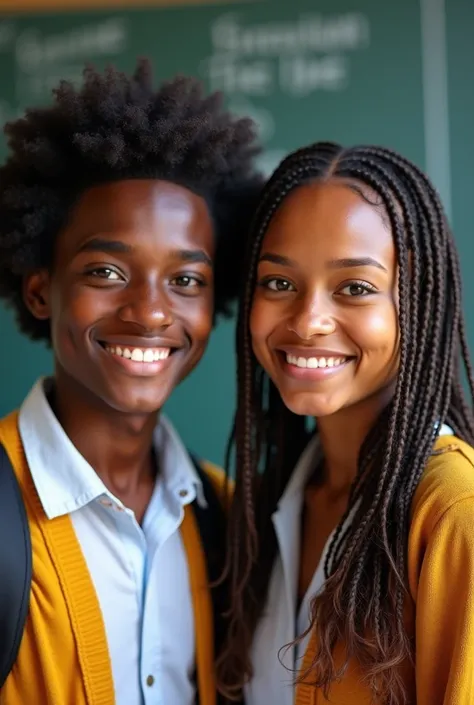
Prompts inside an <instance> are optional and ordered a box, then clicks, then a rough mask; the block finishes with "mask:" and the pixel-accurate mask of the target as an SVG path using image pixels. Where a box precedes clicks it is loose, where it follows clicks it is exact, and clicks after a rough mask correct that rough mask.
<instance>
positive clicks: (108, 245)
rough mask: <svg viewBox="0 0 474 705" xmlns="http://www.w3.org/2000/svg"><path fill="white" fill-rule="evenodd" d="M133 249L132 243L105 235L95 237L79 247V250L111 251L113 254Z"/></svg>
mask: <svg viewBox="0 0 474 705" xmlns="http://www.w3.org/2000/svg"><path fill="white" fill-rule="evenodd" d="M131 251H132V248H131V247H130V245H126V244H125V243H124V242H121V241H120V240H107V239H106V238H103V237H93V238H91V239H90V240H87V242H85V243H84V244H83V245H81V247H80V248H79V252H110V253H112V254H113V253H119V254H125V253H128V252H131Z"/></svg>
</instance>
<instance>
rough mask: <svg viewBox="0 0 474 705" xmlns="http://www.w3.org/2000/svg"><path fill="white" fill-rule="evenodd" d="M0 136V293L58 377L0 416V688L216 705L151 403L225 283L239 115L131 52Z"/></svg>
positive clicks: (13, 703)
mask: <svg viewBox="0 0 474 705" xmlns="http://www.w3.org/2000/svg"><path fill="white" fill-rule="evenodd" d="M6 133H7V136H8V138H9V150H10V154H9V158H8V161H7V163H6V165H5V166H4V167H2V168H1V169H0V184H1V186H0V295H1V296H2V297H3V298H4V299H5V300H6V301H7V302H8V303H9V304H10V305H11V306H13V307H14V309H15V310H16V313H17V317H18V322H19V325H20V326H21V329H22V330H23V332H24V333H25V334H26V335H28V336H29V337H30V338H32V339H36V340H45V341H48V342H49V343H50V344H51V346H52V349H53V352H54V376H53V378H51V379H45V380H40V381H39V382H38V383H37V384H36V385H35V387H34V388H33V390H32V391H31V393H30V394H29V396H28V397H27V399H26V401H25V402H24V403H23V405H22V407H21V409H20V411H19V413H14V414H12V415H10V416H9V417H7V418H6V419H4V420H3V421H2V422H1V423H0V442H1V443H2V444H3V446H4V447H5V449H6V451H7V454H8V456H9V459H10V461H11V464H12V465H13V467H14V470H15V473H16V476H17V478H18V480H19V483H20V487H21V490H22V495H23V499H24V502H25V506H26V510H27V515H28V521H29V526H30V532H31V542H32V553H33V578H32V586H31V594H30V601H29V612H28V617H27V622H26V626H25V630H24V633H23V639H22V642H21V646H20V650H19V654H18V658H17V660H16V663H15V665H14V666H13V669H12V671H11V673H10V675H9V676H8V678H7V680H6V682H5V686H4V688H3V689H2V692H1V694H0V702H1V703H2V704H5V705H26V703H28V704H30V703H31V704H32V703H38V705H69V704H71V705H72V704H73V703H74V705H86V703H87V705H113V704H114V703H116V705H155V704H156V705H158V704H161V703H166V705H191V704H193V703H195V702H196V701H197V700H199V702H200V704H201V705H213V703H214V702H215V685H214V675H213V644H212V614H211V607H210V605H211V600H210V591H209V588H208V586H207V572H206V558H207V556H205V555H204V550H203V541H202V537H201V536H200V534H199V531H198V528H197V527H198V522H197V520H196V517H197V514H198V512H201V513H202V512H205V511H206V506H208V505H207V501H206V499H207V498H206V496H205V492H204V488H203V477H204V476H203V475H202V473H200V472H199V471H198V470H197V469H196V467H195V465H194V464H193V461H192V460H191V458H190V456H189V455H188V453H187V451H186V450H185V448H184V446H183V444H182V442H181V440H180V439H179V437H178V436H177V434H176V432H175V431H174V430H173V428H172V426H171V425H170V423H169V422H168V421H166V420H165V419H164V418H163V417H160V416H159V411H160V409H161V407H162V406H163V404H164V402H165V401H166V399H167V398H168V396H169V395H170V394H171V392H172V391H173V389H174V387H175V386H176V385H177V384H178V383H179V382H180V381H181V380H182V379H184V378H185V377H186V376H187V375H188V374H189V373H190V372H191V370H192V369H193V368H194V367H195V365H196V364H197V363H198V362H199V360H200V358H201V356H202V354H203V352H204V350H205V347H206V344H207V341H208V338H209V335H210V332H211V328H212V323H213V320H214V315H215V313H219V312H223V313H225V312H226V311H227V306H228V303H229V301H230V300H231V298H232V296H233V294H234V293H235V289H236V283H237V279H238V276H239V261H240V258H241V255H242V250H243V245H244V243H243V238H244V235H245V232H246V227H247V221H248V218H249V216H250V214H251V212H252V208H253V203H254V200H255V197H256V194H257V192H258V190H259V187H260V177H259V176H258V174H257V173H256V171H255V169H254V164H253V158H254V156H255V154H256V153H257V150H256V147H255V136H254V129H253V125H252V123H251V122H250V121H249V120H247V119H234V118H232V117H231V116H230V115H228V114H226V113H225V112H223V110H222V109H221V101H220V97H219V96H216V95H214V96H211V97H208V98H204V97H203V96H202V94H201V91H200V88H199V86H198V84H197V83H196V82H195V81H194V80H191V79H186V78H178V79H176V80H174V81H171V82H170V83H167V84H164V85H163V86H162V87H161V88H160V90H158V91H157V92H156V91H154V90H153V88H152V84H151V76H150V67H149V64H148V63H147V62H146V61H144V62H141V63H140V64H139V66H138V68H137V71H136V73H135V74H134V76H133V77H131V78H129V77H126V76H125V75H123V74H121V73H119V72H117V71H116V70H114V69H108V70H107V71H106V72H105V73H104V74H100V73H97V72H95V71H93V70H92V69H88V70H87V71H86V72H85V77H84V84H83V86H82V87H81V88H80V89H79V90H75V89H74V88H73V87H72V86H71V85H69V84H67V83H62V84H61V86H60V87H59V89H58V90H57V91H56V93H55V102H54V104H53V105H52V106H51V107H48V108H45V109H35V110H30V111H29V112H27V114H26V117H25V118H23V119H21V120H18V121H16V122H14V123H12V124H10V125H9V126H7V128H6ZM210 472H211V475H212V471H210ZM211 479H212V478H211ZM213 481H215V478H214V479H213ZM191 505H192V506H191Z"/></svg>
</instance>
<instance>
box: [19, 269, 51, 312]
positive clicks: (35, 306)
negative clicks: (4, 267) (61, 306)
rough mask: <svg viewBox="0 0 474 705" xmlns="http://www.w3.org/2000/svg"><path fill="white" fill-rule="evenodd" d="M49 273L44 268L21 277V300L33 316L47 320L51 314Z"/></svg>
mask: <svg viewBox="0 0 474 705" xmlns="http://www.w3.org/2000/svg"><path fill="white" fill-rule="evenodd" d="M50 285H51V281H50V275H49V272H48V271H47V270H46V269H40V270H38V271H36V272H33V273H32V274H27V275H26V276H25V277H24V279H23V301H24V302H25V305H26V307H27V308H28V310H29V311H30V313H32V314H33V316H34V317H35V318H38V319H39V320H40V321H44V320H47V319H48V318H49V317H50V315H51V307H50Z"/></svg>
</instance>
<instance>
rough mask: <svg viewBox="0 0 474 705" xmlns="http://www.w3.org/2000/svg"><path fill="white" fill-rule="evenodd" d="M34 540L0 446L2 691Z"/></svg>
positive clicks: (19, 628) (24, 606)
mask: <svg viewBox="0 0 474 705" xmlns="http://www.w3.org/2000/svg"><path fill="white" fill-rule="evenodd" d="M31 564H32V558H31V538H30V527H29V524H28V517H27V515H26V509H25V505H24V502H23V496H22V494H21V490H20V486H19V484H18V481H17V479H16V475H15V472H14V470H13V467H12V465H11V462H10V459H9V457H8V455H7V452H6V450H5V448H4V447H3V445H1V444H0V634H1V639H0V688H2V687H3V685H4V683H5V681H6V679H7V677H8V674H9V673H10V671H11V669H12V667H13V664H14V663H15V661H16V657H17V655H18V650H19V648H20V643H21V638H22V636H23V629H24V627H25V622H26V616H27V614H28V607H29V598H30V587H31V572H32V565H31Z"/></svg>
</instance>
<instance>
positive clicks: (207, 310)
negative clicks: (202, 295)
mask: <svg viewBox="0 0 474 705" xmlns="http://www.w3.org/2000/svg"><path fill="white" fill-rule="evenodd" d="M190 314H191V311H190V310H188V314H187V321H188V329H189V332H190V334H191V336H192V338H193V343H194V345H199V346H200V347H202V346H205V345H206V344H207V340H208V338H209V336H210V335H211V332H212V325H213V304H212V301H211V300H209V301H203V302H201V303H200V305H199V306H196V308H195V309H194V311H193V312H192V314H191V315H190Z"/></svg>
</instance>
